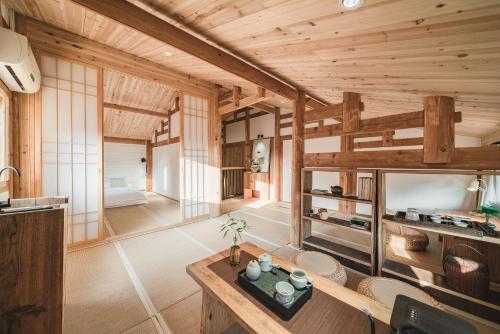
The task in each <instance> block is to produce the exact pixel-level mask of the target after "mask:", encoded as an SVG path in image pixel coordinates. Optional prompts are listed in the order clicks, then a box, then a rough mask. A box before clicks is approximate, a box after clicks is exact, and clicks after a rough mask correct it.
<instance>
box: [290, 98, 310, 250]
mask: <svg viewBox="0 0 500 334" xmlns="http://www.w3.org/2000/svg"><path fill="white" fill-rule="evenodd" d="M305 107H306V98H305V94H304V92H302V91H299V92H298V94H297V100H295V101H293V110H292V194H291V200H292V236H291V239H292V240H291V242H292V245H293V246H294V247H300V245H301V244H302V227H301V217H302V212H301V208H300V203H301V193H300V191H301V174H302V167H303V166H304V112H305Z"/></svg>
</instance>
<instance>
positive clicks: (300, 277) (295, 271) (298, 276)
mask: <svg viewBox="0 0 500 334" xmlns="http://www.w3.org/2000/svg"><path fill="white" fill-rule="evenodd" d="M290 281H291V282H292V284H293V286H294V287H295V288H296V289H299V290H300V289H303V288H305V287H306V286H307V285H308V284H311V283H310V281H309V278H308V277H307V274H306V273H305V272H304V271H303V270H302V269H299V268H292V271H291V272H290Z"/></svg>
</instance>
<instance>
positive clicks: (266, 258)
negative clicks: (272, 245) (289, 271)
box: [259, 253, 277, 272]
mask: <svg viewBox="0 0 500 334" xmlns="http://www.w3.org/2000/svg"><path fill="white" fill-rule="evenodd" d="M259 265H260V270H261V271H263V272H268V271H271V269H273V267H277V266H276V265H274V264H273V257H272V256H271V255H269V254H267V253H264V254H262V255H261V256H259Z"/></svg>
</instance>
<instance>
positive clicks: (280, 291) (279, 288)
mask: <svg viewBox="0 0 500 334" xmlns="http://www.w3.org/2000/svg"><path fill="white" fill-rule="evenodd" d="M274 288H275V289H276V297H275V298H276V300H277V301H278V303H280V304H288V303H290V302H292V301H293V293H294V292H295V289H294V288H293V286H292V285H291V284H290V283H288V282H285V281H280V282H278V283H276V285H275V286H274Z"/></svg>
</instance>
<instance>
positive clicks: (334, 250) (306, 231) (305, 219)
mask: <svg viewBox="0 0 500 334" xmlns="http://www.w3.org/2000/svg"><path fill="white" fill-rule="evenodd" d="M314 172H329V173H342V172H355V173H356V176H357V177H358V174H360V173H361V174H370V176H371V178H372V183H371V185H372V189H371V199H370V200H366V199H357V198H351V197H342V196H335V195H328V194H314V193H311V190H312V189H313V173H314ZM357 177H356V183H357V181H358V178H357ZM339 179H340V177H339ZM332 185H333V184H332ZM332 185H325V187H328V188H329V187H330V186H332ZM376 185H377V171H376V170H374V169H345V168H330V167H318V168H311V167H306V168H303V169H302V187H301V210H302V216H301V230H302V247H303V248H304V249H307V250H316V251H319V252H323V253H328V254H330V255H332V256H333V257H335V258H336V259H337V260H339V261H340V262H341V263H342V264H343V265H345V266H347V267H350V268H351V269H354V270H357V271H360V272H363V273H365V274H368V275H375V274H376V272H377V219H376V218H377V191H376ZM314 197H317V198H324V199H328V200H332V201H338V202H339V204H340V202H351V203H355V204H356V203H360V204H369V205H370V206H371V214H370V215H362V214H357V213H356V214H348V213H347V214H346V213H344V212H342V213H341V214H342V215H345V216H351V217H356V216H360V217H363V218H365V219H366V218H368V219H367V220H370V224H371V226H370V230H369V231H367V230H363V229H359V228H354V227H351V226H350V222H349V220H345V219H341V218H338V217H335V216H333V217H329V218H328V219H327V220H322V219H319V216H317V215H313V216H309V215H308V211H309V209H312V208H313V207H312V199H313V198H314ZM312 222H318V223H323V224H330V225H336V226H342V227H343V228H348V229H349V230H350V231H355V232H354V233H356V232H358V233H360V235H361V234H365V235H366V234H369V235H370V236H371V238H370V245H369V247H370V249H371V252H370V253H365V252H361V251H359V250H356V249H353V248H351V247H348V246H347V245H344V244H342V243H340V242H334V241H332V240H326V239H324V238H320V237H319V236H312V235H311V234H312V227H311V225H312ZM334 237H335V238H336V239H339V238H340V239H341V238H342V236H341V235H335V236H334Z"/></svg>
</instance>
